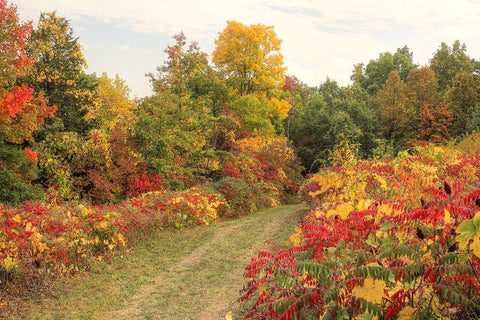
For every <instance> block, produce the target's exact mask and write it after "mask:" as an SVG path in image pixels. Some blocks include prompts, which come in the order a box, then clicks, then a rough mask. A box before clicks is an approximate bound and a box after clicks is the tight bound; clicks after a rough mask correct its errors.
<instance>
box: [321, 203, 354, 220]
mask: <svg viewBox="0 0 480 320" xmlns="http://www.w3.org/2000/svg"><path fill="white" fill-rule="evenodd" d="M352 211H353V205H352V204H350V203H348V202H346V203H342V204H340V205H338V206H337V207H336V208H335V209H330V210H328V211H327V218H328V217H330V216H335V215H338V216H339V217H340V218H341V219H342V220H345V219H347V218H348V215H349V214H350V212H352Z"/></svg>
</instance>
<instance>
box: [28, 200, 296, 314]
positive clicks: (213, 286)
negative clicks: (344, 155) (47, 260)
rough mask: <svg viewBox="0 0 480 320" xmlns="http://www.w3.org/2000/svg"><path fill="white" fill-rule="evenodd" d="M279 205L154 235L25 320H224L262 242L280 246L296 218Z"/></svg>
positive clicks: (34, 309)
mask: <svg viewBox="0 0 480 320" xmlns="http://www.w3.org/2000/svg"><path fill="white" fill-rule="evenodd" d="M303 209H304V207H303V206H302V205H286V206H280V207H276V208H271V209H267V210H263V211H260V212H258V213H256V214H253V215H249V216H247V217H244V218H241V219H234V220H226V221H219V222H217V223H216V224H214V225H212V226H209V227H205V226H198V227H193V228H187V229H184V230H167V231H160V232H158V233H157V234H155V235H153V236H149V237H145V238H143V239H142V240H141V241H139V242H138V243H137V244H136V245H134V246H133V247H132V249H131V250H130V251H129V252H128V253H126V254H125V255H124V256H123V257H119V258H117V259H115V260H114V261H113V262H112V263H108V264H107V263H101V264H99V265H97V266H95V268H94V269H93V270H92V272H90V273H89V274H88V275H87V276H79V277H76V278H75V279H74V280H72V281H70V283H68V284H67V285H65V286H64V287H63V288H62V289H61V290H59V291H58V292H57V293H56V297H53V298H50V299H48V300H46V301H44V303H42V305H41V306H31V308H32V312H31V314H30V319H172V320H175V319H182V320H185V319H197V320H202V319H208V320H212V319H225V314H226V312H228V311H233V314H234V318H236V317H235V316H236V315H237V316H238V314H239V312H240V309H239V308H240V306H239V305H238V304H237V303H236V299H237V298H238V297H239V290H240V289H241V288H242V286H243V284H244V279H243V272H244V268H245V266H246V265H247V264H248V263H249V261H250V258H251V257H252V256H253V255H254V254H255V253H254V250H253V249H252V247H254V248H257V249H264V248H267V247H268V245H267V244H265V241H266V240H273V241H275V242H277V243H279V244H280V245H282V244H283V243H284V242H285V240H286V239H287V238H288V235H289V234H290V233H292V232H293V230H294V228H295V226H296V224H297V222H298V220H299V217H300V216H301V214H302V212H303Z"/></svg>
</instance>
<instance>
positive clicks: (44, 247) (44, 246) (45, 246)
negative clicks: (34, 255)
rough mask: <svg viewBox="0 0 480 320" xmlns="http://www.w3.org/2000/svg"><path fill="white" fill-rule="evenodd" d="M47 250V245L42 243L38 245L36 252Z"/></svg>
mask: <svg viewBox="0 0 480 320" xmlns="http://www.w3.org/2000/svg"><path fill="white" fill-rule="evenodd" d="M47 249H48V245H47V244H46V243H44V242H40V243H39V244H38V251H40V252H43V251H45V250H47Z"/></svg>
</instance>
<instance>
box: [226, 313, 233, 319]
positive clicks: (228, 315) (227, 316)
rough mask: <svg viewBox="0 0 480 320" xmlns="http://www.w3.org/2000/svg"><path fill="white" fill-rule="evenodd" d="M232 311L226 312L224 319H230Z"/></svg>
mask: <svg viewBox="0 0 480 320" xmlns="http://www.w3.org/2000/svg"><path fill="white" fill-rule="evenodd" d="M232 319H233V318H232V311H228V312H227V314H226V315H225V320H232Z"/></svg>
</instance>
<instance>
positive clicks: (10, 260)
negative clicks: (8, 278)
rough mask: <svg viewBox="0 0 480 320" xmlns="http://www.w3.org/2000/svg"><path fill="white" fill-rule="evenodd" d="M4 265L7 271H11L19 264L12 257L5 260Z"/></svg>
mask: <svg viewBox="0 0 480 320" xmlns="http://www.w3.org/2000/svg"><path fill="white" fill-rule="evenodd" d="M3 265H4V267H5V269H7V270H10V269H13V268H15V266H16V265H17V262H16V261H15V259H13V258H12V257H6V258H4V259H3Z"/></svg>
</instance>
